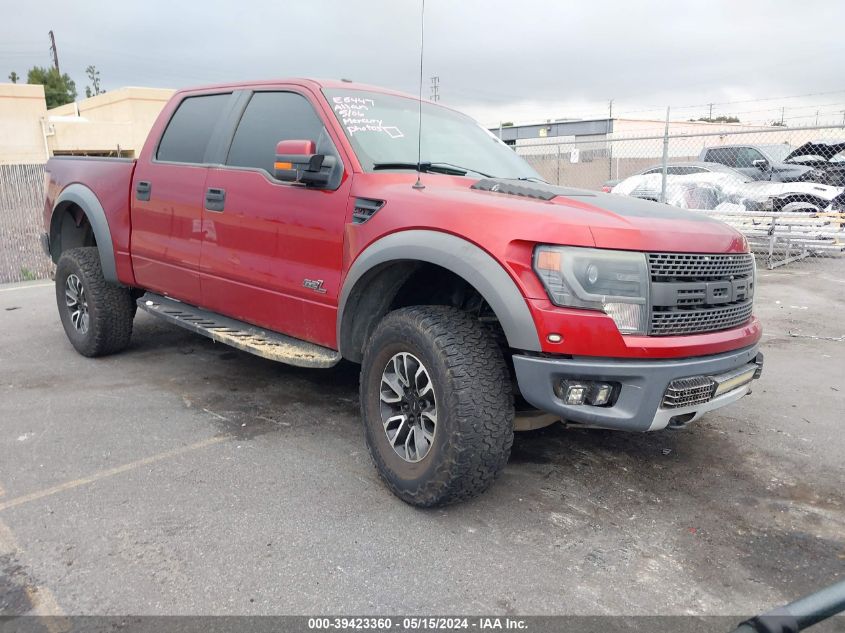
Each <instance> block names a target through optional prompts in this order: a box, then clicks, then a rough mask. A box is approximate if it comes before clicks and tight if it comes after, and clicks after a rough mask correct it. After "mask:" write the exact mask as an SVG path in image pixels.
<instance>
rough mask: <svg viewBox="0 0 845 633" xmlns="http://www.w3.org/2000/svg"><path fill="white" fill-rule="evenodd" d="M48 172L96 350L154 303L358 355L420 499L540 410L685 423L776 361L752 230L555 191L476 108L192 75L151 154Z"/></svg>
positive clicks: (318, 349) (56, 161) (212, 331)
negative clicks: (207, 82)
mask: <svg viewBox="0 0 845 633" xmlns="http://www.w3.org/2000/svg"><path fill="white" fill-rule="evenodd" d="M420 117H421V119H422V128H421V129H422V133H421V135H420ZM420 143H421V144H420ZM46 170H47V191H46V202H45V207H44V227H45V235H44V237H43V243H44V246H45V248H46V250H47V252H49V253H50V255H51V256H52V258H53V260H54V261H55V262H56V263H57V269H56V300H57V304H58V310H59V315H60V317H61V322H62V325H63V326H64V330H65V332H66V333H67V336H68V338H69V339H70V342H71V344H72V345H73V347H74V348H76V350H77V351H78V352H80V353H81V354H83V355H85V356H91V357H94V356H102V355H104V354H111V353H115V352H119V351H121V350H124V349H126V348H127V347H128V346H129V344H130V339H131V335H132V324H133V318H134V316H135V311H136V307H140V308H141V309H142V310H145V311H147V312H148V313H149V314H151V315H153V316H155V317H157V318H160V319H163V320H165V321H167V322H170V323H173V324H176V325H179V326H181V327H185V328H188V329H190V330H192V331H194V332H197V333H199V334H202V335H205V336H207V337H210V338H212V339H213V340H215V341H219V342H222V343H226V344H228V345H231V346H233V347H235V348H238V349H241V350H245V351H247V352H251V353H253V354H257V355H259V356H263V357H266V358H270V359H273V360H276V361H280V362H286V363H290V364H293V365H298V366H302V367H313V368H320V367H330V366H332V365H334V364H336V363H338V362H339V361H340V360H341V359H347V360H348V361H352V362H354V363H360V364H361V379H360V402H361V412H362V418H363V427H364V435H365V439H366V444H367V446H368V448H369V451H370V454H371V455H372V458H373V461H374V462H375V465H376V467H377V469H378V472H379V473H380V475H381V477H382V479H383V480H384V481H385V482H386V484H387V486H388V487H389V488H390V489H391V490H392V491H393V492H394V493H395V494H396V495H398V496H399V497H400V498H401V499H403V500H405V501H407V502H409V503H411V504H415V505H420V506H432V505H439V504H444V503H449V502H454V501H459V500H462V499H467V498H470V497H472V496H474V495H476V494H478V493H480V492H481V491H483V490H485V489H486V488H487V487H488V486H489V485H490V484H491V482H492V481H493V480H494V478H495V477H496V475H497V474H498V473H499V472H500V471H501V470H502V468H503V466H504V465H505V463H506V462H507V460H508V455H509V452H510V448H511V444H512V441H513V433H514V430H515V428H525V427H527V426H532V425H537V424H538V422H537V421H536V420H537V415H536V412H537V411H540V412H544V413H545V414H548V416H547V417H549V418H551V419H552V420H555V419H565V420H567V421H569V422H571V423H574V424H582V425H585V426H590V427H601V428H606V429H618V430H625V431H655V430H658V429H664V428H667V427H668V428H680V427H683V426H685V425H686V424H688V423H690V422H692V421H693V420H695V419H697V418H699V417H700V416H701V415H703V414H704V413H706V412H708V411H712V410H714V409H718V408H720V407H724V406H726V405H729V404H731V403H733V402H735V401H737V400H738V399H740V398H742V397H743V396H745V395H746V394H747V393H748V392H749V391H750V388H751V383H752V380H754V379H755V378H757V377H758V376H759V375H760V372H761V369H762V362H763V360H762V355H761V354H760V353H759V352H758V342H759V340H760V336H761V327H760V323H759V321H758V320H757V318H756V317H755V316H754V314H753V295H754V285H755V267H754V259H753V256H752V255H751V253H750V252H749V249H748V244H747V242H746V240H745V239H744V238H743V236H742V235H741V234H739V233H738V232H736V231H735V230H733V229H732V228H730V227H728V226H727V225H725V224H723V223H721V222H718V221H715V220H712V219H710V218H707V217H705V216H702V215H698V214H694V213H690V212H687V211H683V210H680V209H677V208H675V207H671V206H668V205H661V204H656V203H653V202H648V201H644V200H637V199H635V198H630V197H622V196H614V195H609V194H602V193H596V192H591V191H583V190H577V189H568V188H564V187H557V186H552V185H550V184H548V183H545V182H543V181H542V180H541V179H540V178H539V177H538V175H537V174H536V172H534V170H533V169H531V167H529V166H528V164H527V163H525V162H524V161H523V160H522V159H521V158H520V157H518V156H517V155H516V154H515V153H514V152H513V151H512V150H511V149H510V148H508V147H507V146H506V145H504V144H503V143H502V142H501V141H499V140H498V139H497V138H495V137H494V136H493V135H491V134H490V133H489V132H487V131H486V130H484V129H483V128H482V127H481V126H479V125H478V124H477V123H475V122H474V121H472V120H470V119H469V118H467V117H465V116H463V115H461V114H459V113H457V112H455V111H453V110H451V109H448V108H445V107H442V106H439V105H436V104H432V103H422V104H421V103H420V102H419V101H418V100H417V99H416V98H414V97H409V96H406V95H402V94H400V93H396V92H392V91H388V90H384V89H379V88H374V87H368V86H363V85H358V84H353V83H348V82H345V81H323V82H318V81H313V80H300V79H297V80H287V81H266V82H256V83H242V84H227V85H220V86H212V87H206V88H200V89H194V90H182V91H180V92H177V93H176V94H175V95H174V96H173V97H172V99H171V100H170V102H169V103H168V104H167V105H166V106H165V107H164V109H163V110H162V112H161V114H160V116H159V117H158V119H157V121H156V122H155V124H154V125H153V127H152V129H151V131H150V134H149V138H148V139H147V141H146V144H145V145H144V148H143V150H142V151H141V154H140V156H139V157H138V159H137V160H130V159H118V158H115V159H99V158H90V159H80V158H66V157H56V158H53V159H51V160H50V161H49V162H48V164H47V168H46ZM526 420H527V422H526Z"/></svg>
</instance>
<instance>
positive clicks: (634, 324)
mask: <svg viewBox="0 0 845 633" xmlns="http://www.w3.org/2000/svg"><path fill="white" fill-rule="evenodd" d="M534 271H535V272H536V273H537V276H538V277H539V278H540V280H541V281H542V282H543V285H544V286H545V288H546V292H548V293H549V298H550V299H551V300H552V302H553V303H554V304H555V305H559V306H563V307H570V308H586V309H588V310H601V311H602V312H604V313H605V314H607V315H608V316H609V317H610V318H612V319H613V321H614V323H616V327H617V328H619V331H620V332H621V333H622V334H645V333H646V331H647V326H648V288H649V275H648V264H647V263H646V257H645V254H644V253H635V252H631V251H610V250H601V249H597V248H577V247H569V246H545V245H543V246H538V247H537V248H536V249H535V250H534Z"/></svg>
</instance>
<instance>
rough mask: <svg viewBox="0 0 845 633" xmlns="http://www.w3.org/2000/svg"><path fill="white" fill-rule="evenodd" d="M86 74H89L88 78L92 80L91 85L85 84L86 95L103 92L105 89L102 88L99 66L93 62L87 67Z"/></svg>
mask: <svg viewBox="0 0 845 633" xmlns="http://www.w3.org/2000/svg"><path fill="white" fill-rule="evenodd" d="M85 74H86V75H88V79H90V80H91V85H90V86H85V96H86V97H95V96H97V95H101V94H103V93H104V92H105V90H100V71H99V70H97V67H96V66H94V65H93V64H92V65H91V66H88V68H86V69H85Z"/></svg>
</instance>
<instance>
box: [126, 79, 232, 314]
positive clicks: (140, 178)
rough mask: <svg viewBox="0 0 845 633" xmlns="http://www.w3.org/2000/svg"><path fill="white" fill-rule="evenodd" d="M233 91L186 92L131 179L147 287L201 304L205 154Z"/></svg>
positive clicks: (135, 249) (135, 234)
mask: <svg viewBox="0 0 845 633" xmlns="http://www.w3.org/2000/svg"><path fill="white" fill-rule="evenodd" d="M232 98H233V97H232V93H231V92H229V93H224V94H207V95H197V96H188V97H186V98H185V99H183V100H182V101H181V102H180V103H179V105H178V106H177V108H176V110H175V112H174V113H173V115H172V117H171V118H170V121H169V122H168V124H167V127H166V128H165V130H164V133H163V134H162V136H161V140H160V141H159V143H158V145H157V146H156V147H154V148H153V150H152V153H151V154H150V155H149V156H142V159H141V160H139V161H138V165H137V166H136V168H135V176H134V179H133V182H132V192H131V200H132V203H131V207H132V214H131V216H132V238H131V239H132V242H131V249H130V250H131V253H132V266H133V268H134V271H135V279H136V280H137V281H138V283H139V284H140V285H141V286H143V287H144V288H148V289H150V290H153V291H156V292H159V293H161V294H166V295H168V296H170V297H173V298H176V299H180V300H182V301H186V302H188V303H193V304H199V302H200V300H201V293H200V281H199V264H200V247H201V245H202V207H203V200H204V198H205V189H204V185H205V180H206V174H207V172H208V167H207V166H206V163H207V158H206V154H207V151H208V149H209V146H210V145H211V144H212V139H213V137H214V135H215V130H216V129H217V128H218V127H219V126H220V124H221V121H222V120H223V118H224V115H225V112H226V110H227V108H228V107H229V104H230V100H231V99H232Z"/></svg>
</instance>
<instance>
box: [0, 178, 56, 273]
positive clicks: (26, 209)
mask: <svg viewBox="0 0 845 633" xmlns="http://www.w3.org/2000/svg"><path fill="white" fill-rule="evenodd" d="M43 209H44V165H0V284H3V283H9V282H13V281H29V280H33V279H46V278H48V277H49V276H50V275H51V274H52V272H53V263H52V262H51V261H50V258H49V257H47V256H46V255H45V254H44V251H43V250H42V248H41V242H40V236H41V233H42V232H43V228H42V226H41V222H42V220H41V212H42V210H43Z"/></svg>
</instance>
